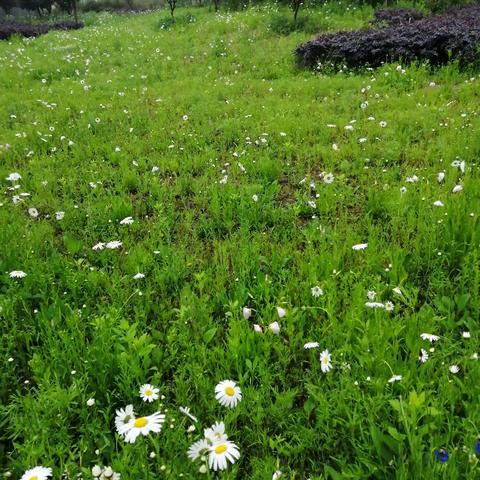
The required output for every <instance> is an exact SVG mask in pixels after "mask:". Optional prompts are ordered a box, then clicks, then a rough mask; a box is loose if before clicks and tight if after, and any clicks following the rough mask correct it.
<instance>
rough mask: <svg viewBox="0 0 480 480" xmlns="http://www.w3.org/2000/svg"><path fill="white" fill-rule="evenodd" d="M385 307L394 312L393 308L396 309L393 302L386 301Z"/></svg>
mask: <svg viewBox="0 0 480 480" xmlns="http://www.w3.org/2000/svg"><path fill="white" fill-rule="evenodd" d="M384 307H385V310H386V311H387V312H393V310H395V305H394V304H393V303H392V302H385V305H384Z"/></svg>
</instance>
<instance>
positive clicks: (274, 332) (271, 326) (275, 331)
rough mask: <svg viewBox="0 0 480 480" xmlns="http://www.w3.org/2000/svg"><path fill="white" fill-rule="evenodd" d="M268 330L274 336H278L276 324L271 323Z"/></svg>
mask: <svg viewBox="0 0 480 480" xmlns="http://www.w3.org/2000/svg"><path fill="white" fill-rule="evenodd" d="M268 328H269V329H270V331H271V332H272V333H273V334H274V335H278V334H279V333H280V325H279V323H278V322H272V323H271V324H270V325H269V326H268Z"/></svg>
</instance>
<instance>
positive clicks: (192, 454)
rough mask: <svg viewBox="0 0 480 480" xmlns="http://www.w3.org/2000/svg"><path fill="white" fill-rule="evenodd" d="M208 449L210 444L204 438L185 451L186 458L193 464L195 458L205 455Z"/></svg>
mask: <svg viewBox="0 0 480 480" xmlns="http://www.w3.org/2000/svg"><path fill="white" fill-rule="evenodd" d="M209 448H210V444H209V443H208V441H207V440H206V439H205V438H202V439H201V440H198V441H196V442H195V443H192V445H190V448H189V449H188V451H187V455H188V458H189V459H190V460H191V461H192V462H194V461H195V460H196V459H197V458H200V457H201V456H202V455H205V454H206V453H207V452H208V450H209Z"/></svg>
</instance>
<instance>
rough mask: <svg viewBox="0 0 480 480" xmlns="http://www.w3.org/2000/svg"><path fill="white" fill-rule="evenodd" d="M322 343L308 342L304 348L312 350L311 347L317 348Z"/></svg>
mask: <svg viewBox="0 0 480 480" xmlns="http://www.w3.org/2000/svg"><path fill="white" fill-rule="evenodd" d="M319 345H320V344H319V343H318V342H307V343H306V344H305V345H304V346H303V348H304V349H305V350H310V349H311V348H317V347H318V346H319Z"/></svg>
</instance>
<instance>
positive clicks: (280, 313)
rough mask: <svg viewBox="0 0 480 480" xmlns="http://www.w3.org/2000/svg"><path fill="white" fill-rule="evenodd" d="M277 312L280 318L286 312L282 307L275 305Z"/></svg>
mask: <svg viewBox="0 0 480 480" xmlns="http://www.w3.org/2000/svg"><path fill="white" fill-rule="evenodd" d="M277 314H278V316H279V317H280V318H283V317H284V316H285V315H286V314H287V311H286V310H285V309H284V308H282V307H277Z"/></svg>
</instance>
